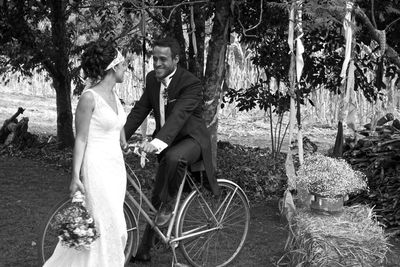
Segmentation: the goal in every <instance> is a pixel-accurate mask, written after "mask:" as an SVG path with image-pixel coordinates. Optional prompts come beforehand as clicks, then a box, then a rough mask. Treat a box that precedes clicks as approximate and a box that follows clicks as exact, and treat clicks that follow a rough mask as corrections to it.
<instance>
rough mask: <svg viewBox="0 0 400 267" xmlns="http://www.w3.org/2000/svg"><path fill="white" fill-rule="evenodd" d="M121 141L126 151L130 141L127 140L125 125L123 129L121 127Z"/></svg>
mask: <svg viewBox="0 0 400 267" xmlns="http://www.w3.org/2000/svg"><path fill="white" fill-rule="evenodd" d="M119 143H120V144H121V149H122V150H124V151H125V150H126V149H127V148H128V142H127V141H126V135H125V129H124V127H122V129H121V133H120V138H119Z"/></svg>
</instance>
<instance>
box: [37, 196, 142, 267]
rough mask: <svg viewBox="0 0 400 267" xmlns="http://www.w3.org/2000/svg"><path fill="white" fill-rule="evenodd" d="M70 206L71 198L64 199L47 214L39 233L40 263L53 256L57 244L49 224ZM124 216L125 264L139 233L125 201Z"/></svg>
mask: <svg viewBox="0 0 400 267" xmlns="http://www.w3.org/2000/svg"><path fill="white" fill-rule="evenodd" d="M69 205H71V198H69V197H66V198H64V199H63V200H61V201H60V202H58V203H57V204H56V205H55V206H54V207H53V208H52V209H51V210H50V212H49V215H48V217H47V218H48V219H47V220H46V221H45V222H44V223H43V224H42V226H41V227H40V232H39V236H40V239H39V242H38V244H39V246H38V250H39V257H40V260H41V262H42V263H45V262H46V260H47V259H48V258H50V256H51V255H52V254H53V251H54V249H55V247H56V245H57V243H58V237H57V233H56V232H55V231H54V230H53V229H52V228H51V222H52V221H53V220H54V217H55V215H56V214H57V213H58V212H60V211H61V210H62V209H64V208H67V207H68V206H69ZM124 215H125V221H126V225H127V230H128V236H127V243H126V246H125V251H124V253H125V263H126V262H128V261H129V260H130V258H131V257H132V255H133V254H136V250H137V248H138V246H139V231H138V222H137V220H136V217H135V215H134V213H133V212H132V208H131V206H130V205H129V203H128V202H127V201H126V200H125V202H124Z"/></svg>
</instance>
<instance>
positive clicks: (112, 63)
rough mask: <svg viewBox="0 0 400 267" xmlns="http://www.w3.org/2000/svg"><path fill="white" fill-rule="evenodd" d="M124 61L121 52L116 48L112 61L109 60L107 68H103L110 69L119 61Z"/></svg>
mask: <svg viewBox="0 0 400 267" xmlns="http://www.w3.org/2000/svg"><path fill="white" fill-rule="evenodd" d="M124 61H125V58H124V56H123V55H122V54H121V52H119V51H118V50H117V57H116V58H114V60H113V61H111V63H110V64H109V65H108V66H107V68H106V69H105V70H109V69H112V68H114V67H115V66H117V65H118V64H119V63H121V62H124Z"/></svg>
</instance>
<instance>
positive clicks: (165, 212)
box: [154, 203, 172, 227]
mask: <svg viewBox="0 0 400 267" xmlns="http://www.w3.org/2000/svg"><path fill="white" fill-rule="evenodd" d="M171 217H172V208H171V205H170V204H169V203H162V204H161V207H160V208H159V209H158V211H157V214H156V218H155V219H154V222H155V224H156V225H157V226H158V227H164V226H166V225H167V223H168V222H169V220H170V219H171Z"/></svg>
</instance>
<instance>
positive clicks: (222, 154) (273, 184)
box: [0, 135, 286, 200]
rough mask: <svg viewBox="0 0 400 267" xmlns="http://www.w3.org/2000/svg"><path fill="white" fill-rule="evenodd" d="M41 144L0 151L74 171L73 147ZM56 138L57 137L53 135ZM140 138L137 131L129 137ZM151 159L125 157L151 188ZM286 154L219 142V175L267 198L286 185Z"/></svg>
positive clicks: (145, 187)
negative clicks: (274, 156)
mask: <svg viewBox="0 0 400 267" xmlns="http://www.w3.org/2000/svg"><path fill="white" fill-rule="evenodd" d="M38 138H39V140H40V145H38V146H35V147H30V148H25V149H24V150H19V149H16V148H12V147H9V148H3V149H0V155H11V156H15V157H25V158H31V159H34V160H41V161H44V162H48V163H51V164H54V165H55V166H57V167H59V168H60V169H63V170H65V171H67V172H70V171H71V164H72V149H71V148H66V149H64V150H59V149H57V146H56V143H55V142H54V141H51V142H48V140H49V136H42V135H41V136H39V137H38ZM51 139H52V140H55V139H54V138H51ZM138 140H140V136H136V135H134V136H133V137H132V139H131V140H130V141H132V142H135V141H138ZM148 158H149V162H147V163H146V167H145V168H141V167H140V159H139V157H137V156H135V155H132V154H130V155H128V156H127V157H126V161H127V162H128V163H129V164H130V166H132V168H133V170H134V172H135V174H136V175H137V176H138V177H139V179H140V182H141V185H142V188H143V190H144V191H145V192H150V191H151V188H152V186H153V181H154V177H155V170H156V162H157V159H156V156H155V155H153V154H149V155H148ZM284 160H285V159H284V156H283V154H281V155H280V157H279V158H278V159H273V158H272V157H271V154H270V151H269V149H261V148H251V147H245V146H240V145H232V144H230V143H227V142H219V143H218V159H217V161H218V172H217V177H218V178H225V179H229V180H232V181H234V182H237V183H238V184H239V185H240V186H241V187H242V188H243V189H244V190H245V192H246V194H247V196H248V197H249V198H250V199H251V200H264V199H270V198H276V197H280V196H281V195H282V193H283V191H284V187H285V179H286V176H285V170H284Z"/></svg>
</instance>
